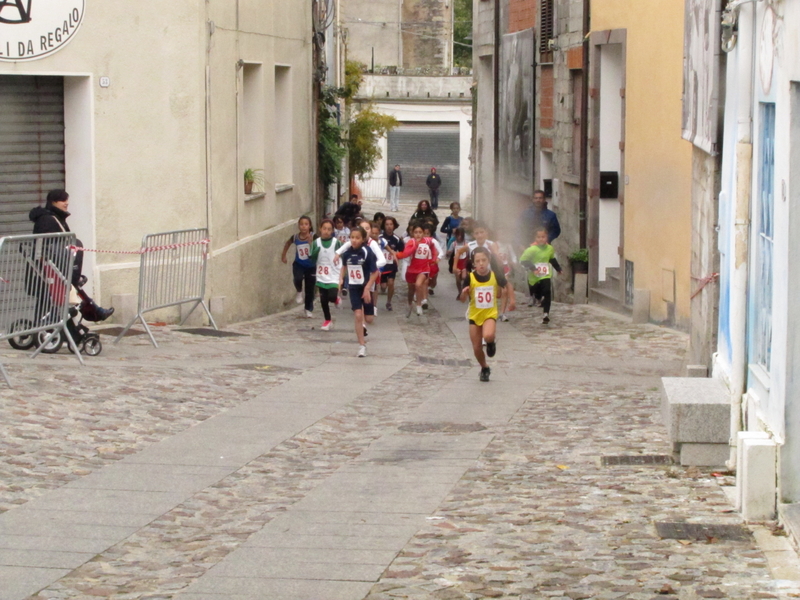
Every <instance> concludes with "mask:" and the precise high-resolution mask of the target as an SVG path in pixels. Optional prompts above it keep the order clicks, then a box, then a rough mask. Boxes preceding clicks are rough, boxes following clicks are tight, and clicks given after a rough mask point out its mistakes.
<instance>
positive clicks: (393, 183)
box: [389, 165, 403, 212]
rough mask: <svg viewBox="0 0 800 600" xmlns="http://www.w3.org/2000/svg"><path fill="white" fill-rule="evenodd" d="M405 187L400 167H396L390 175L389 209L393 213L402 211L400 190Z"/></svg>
mask: <svg viewBox="0 0 800 600" xmlns="http://www.w3.org/2000/svg"><path fill="white" fill-rule="evenodd" d="M401 187H403V173H401V172H400V165H395V166H394V169H393V170H392V171H391V173H389V209H390V210H391V211H392V212H397V211H399V210H400V188H401Z"/></svg>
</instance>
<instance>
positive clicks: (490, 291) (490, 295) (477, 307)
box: [469, 271, 500, 325]
mask: <svg viewBox="0 0 800 600" xmlns="http://www.w3.org/2000/svg"><path fill="white" fill-rule="evenodd" d="M499 293H500V286H498V285H497V278H496V277H495V275H494V272H493V271H490V272H489V281H487V282H486V283H483V282H480V281H478V280H477V279H476V278H475V272H472V273H470V274H469V320H470V321H474V322H475V324H476V325H483V322H484V321H485V320H486V319H497V296H498V294H499Z"/></svg>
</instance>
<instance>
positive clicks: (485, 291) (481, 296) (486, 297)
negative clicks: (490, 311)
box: [475, 285, 494, 308]
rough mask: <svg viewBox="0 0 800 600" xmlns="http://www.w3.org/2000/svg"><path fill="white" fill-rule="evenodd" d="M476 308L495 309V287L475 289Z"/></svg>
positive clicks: (488, 286)
mask: <svg viewBox="0 0 800 600" xmlns="http://www.w3.org/2000/svg"><path fill="white" fill-rule="evenodd" d="M475 308H494V286H491V285H485V286H481V287H476V288H475Z"/></svg>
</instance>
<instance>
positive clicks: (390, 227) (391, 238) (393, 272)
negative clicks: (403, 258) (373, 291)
mask: <svg viewBox="0 0 800 600" xmlns="http://www.w3.org/2000/svg"><path fill="white" fill-rule="evenodd" d="M397 227H398V223H397V219H395V218H394V217H386V219H385V220H384V222H383V235H382V236H381V247H382V248H383V256H384V258H385V259H386V266H385V267H383V269H382V270H381V288H382V289H385V290H386V310H392V298H393V297H394V281H395V278H396V277H397V260H395V258H394V254H392V251H395V252H402V250H403V247H404V243H403V240H401V239H400V236H398V235H397V234H396V233H395V231H396V230H397Z"/></svg>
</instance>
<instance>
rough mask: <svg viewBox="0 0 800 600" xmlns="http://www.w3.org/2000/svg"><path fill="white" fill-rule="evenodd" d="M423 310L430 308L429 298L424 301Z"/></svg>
mask: <svg viewBox="0 0 800 600" xmlns="http://www.w3.org/2000/svg"><path fill="white" fill-rule="evenodd" d="M422 310H428V299H427V298H426V299H425V300H423V301H422Z"/></svg>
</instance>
